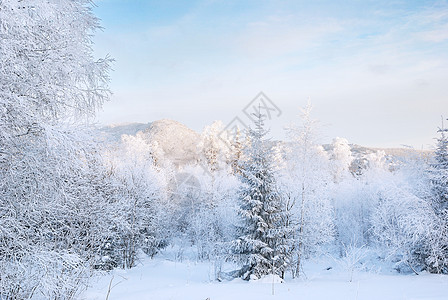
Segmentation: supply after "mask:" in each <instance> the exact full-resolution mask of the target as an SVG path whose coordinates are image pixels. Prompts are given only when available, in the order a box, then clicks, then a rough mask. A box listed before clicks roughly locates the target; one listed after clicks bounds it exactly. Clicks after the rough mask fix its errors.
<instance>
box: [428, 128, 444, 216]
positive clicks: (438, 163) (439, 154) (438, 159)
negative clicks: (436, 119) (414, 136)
mask: <svg viewBox="0 0 448 300" xmlns="http://www.w3.org/2000/svg"><path fill="white" fill-rule="evenodd" d="M438 132H439V133H440V137H439V138H438V139H437V148H436V151H435V152H434V162H433V163H432V164H431V167H430V177H431V183H432V189H433V192H434V196H435V200H436V206H437V210H439V211H442V210H445V209H448V135H447V133H448V129H446V128H444V127H443V123H442V127H441V128H439V130H438Z"/></svg>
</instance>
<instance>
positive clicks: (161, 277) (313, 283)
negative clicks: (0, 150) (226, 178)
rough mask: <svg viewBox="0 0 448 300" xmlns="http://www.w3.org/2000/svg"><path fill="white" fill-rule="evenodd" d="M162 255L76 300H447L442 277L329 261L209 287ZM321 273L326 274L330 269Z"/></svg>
mask: <svg viewBox="0 0 448 300" xmlns="http://www.w3.org/2000/svg"><path fill="white" fill-rule="evenodd" d="M172 257H173V256H172V255H168V254H167V253H165V254H162V255H158V256H157V257H156V258H154V259H149V258H148V259H144V260H143V261H142V262H141V264H140V265H139V266H137V267H135V268H133V269H131V270H115V271H113V272H111V273H110V274H108V275H106V276H102V277H99V278H96V279H93V280H92V286H91V287H90V288H89V289H88V290H87V291H86V292H84V293H83V294H82V295H81V299H101V300H103V299H107V294H108V290H109V286H111V289H110V294H109V298H108V299H110V300H114V299H129V300H134V299H141V300H143V299H156V300H162V299H182V300H184V299H185V300H188V299H192V300H193V299H194V300H206V299H209V300H219V299H223V300H224V299H226V300H227V299H232V300H236V299H244V300H250V299H256V300H262V299H313V300H315V299H344V300H345V299H375V300H378V299H382V300H385V299H391V300H392V299H393V300H395V299H425V300H429V299H431V300H436V299H437V300H442V299H445V300H446V299H448V276H446V275H434V274H428V273H422V274H420V275H418V276H417V275H411V274H399V273H397V272H395V271H393V270H392V269H390V268H387V269H386V270H381V269H380V267H379V265H378V266H377V269H376V270H375V271H372V270H371V271H357V272H355V273H354V274H353V281H352V282H350V277H351V274H350V272H348V271H346V270H344V267H343V266H342V265H341V264H339V263H338V262H337V261H334V260H332V259H323V260H322V259H321V260H320V261H319V262H316V261H308V262H307V263H306V264H305V273H306V276H302V277H301V278H298V279H286V281H285V282H283V283H279V282H277V280H276V283H275V284H274V295H272V276H267V277H265V278H263V279H261V280H257V281H250V282H247V281H243V280H241V279H234V280H232V281H223V282H217V281H214V280H213V278H214V275H213V274H214V268H213V265H212V264H211V263H207V262H199V263H198V262H194V261H187V260H184V261H183V262H179V261H174V260H172ZM330 267H331V269H329V270H327V269H328V268H330Z"/></svg>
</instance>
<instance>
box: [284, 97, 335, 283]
mask: <svg viewBox="0 0 448 300" xmlns="http://www.w3.org/2000/svg"><path fill="white" fill-rule="evenodd" d="M311 110H312V107H311V105H310V104H308V106H307V107H305V108H304V109H302V120H303V125H302V126H301V127H296V126H292V127H290V128H289V129H288V133H289V136H290V139H291V141H290V143H289V146H288V147H287V149H286V150H287V151H286V154H285V155H284V156H285V160H286V162H285V165H286V168H285V169H284V172H282V177H281V182H282V193H283V194H284V195H285V197H286V198H287V205H286V207H287V211H288V227H289V228H290V230H292V235H291V239H290V241H291V246H290V250H291V254H292V255H293V256H294V259H293V262H294V267H293V269H292V271H293V276H298V275H299V274H300V272H301V266H302V261H303V258H304V257H306V256H308V255H309V254H311V253H313V252H314V251H315V250H316V249H317V247H318V246H319V245H322V244H324V243H326V242H329V241H331V240H332V239H333V234H334V226H333V221H332V217H333V211H332V207H331V204H330V194H329V190H330V186H331V184H332V182H331V177H330V176H331V175H330V170H329V163H328V159H327V157H326V154H325V152H324V151H323V149H322V147H321V146H319V145H318V144H317V143H316V133H315V131H316V122H315V121H314V120H312V119H311V116H310V114H311Z"/></svg>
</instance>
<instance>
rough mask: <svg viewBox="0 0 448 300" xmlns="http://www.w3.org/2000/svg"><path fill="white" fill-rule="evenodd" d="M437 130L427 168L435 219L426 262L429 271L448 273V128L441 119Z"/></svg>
mask: <svg viewBox="0 0 448 300" xmlns="http://www.w3.org/2000/svg"><path fill="white" fill-rule="evenodd" d="M442 120H443V119H442ZM438 132H439V133H440V137H439V138H438V139H437V147H436V150H435V152H434V158H433V161H432V163H431V164H430V166H429V170H428V174H429V179H430V182H431V190H432V197H431V198H432V199H431V200H432V201H431V205H432V207H433V209H434V212H435V214H436V216H437V220H436V221H435V228H434V230H433V231H432V235H431V238H430V240H429V244H428V252H429V253H428V257H427V259H426V262H427V264H428V268H429V270H430V271H432V272H435V273H448V135H447V133H448V129H447V128H444V127H443V121H442V126H441V127H440V128H439V130H438Z"/></svg>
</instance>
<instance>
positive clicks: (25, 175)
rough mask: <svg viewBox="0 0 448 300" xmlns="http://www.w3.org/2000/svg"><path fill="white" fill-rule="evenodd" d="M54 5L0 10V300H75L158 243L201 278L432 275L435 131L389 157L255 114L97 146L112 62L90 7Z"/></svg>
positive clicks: (104, 139) (445, 172)
mask: <svg viewBox="0 0 448 300" xmlns="http://www.w3.org/2000/svg"><path fill="white" fill-rule="evenodd" d="M56 2H57V4H55V3H56ZM56 2H54V1H43V0H39V1H20V0H15V1H0V37H1V39H0V299H76V298H77V297H78V296H79V295H80V293H81V292H82V291H83V290H84V289H86V287H87V286H88V285H89V280H90V278H91V277H92V276H94V275H96V274H103V273H107V272H110V271H111V270H114V269H117V268H121V269H130V268H133V267H135V266H136V265H137V264H138V261H139V259H140V258H141V257H142V255H145V256H148V257H155V256H157V254H158V253H160V252H161V251H163V250H164V249H166V248H167V247H173V246H175V247H176V249H177V250H176V259H178V260H179V261H182V260H183V259H186V258H187V257H188V255H190V254H187V252H188V253H191V251H192V253H193V256H191V255H190V256H189V257H188V258H189V259H194V260H197V261H206V262H210V263H211V265H213V272H214V280H216V281H226V280H232V279H233V278H242V279H243V280H257V279H260V278H263V276H265V275H277V276H278V277H279V278H281V279H287V278H289V279H293V278H299V277H300V276H302V274H303V272H304V269H303V264H304V261H306V260H308V259H310V258H314V259H319V257H321V256H322V255H327V256H328V255H330V256H332V257H335V258H337V259H340V260H341V261H344V262H345V263H346V265H347V268H348V269H353V268H354V267H355V265H356V264H357V263H358V262H359V261H360V260H361V259H362V257H363V256H364V255H366V253H367V252H369V253H375V255H374V256H375V257H377V260H381V261H388V262H390V264H391V265H392V266H393V268H394V269H395V270H397V272H399V273H404V274H419V273H421V272H423V271H426V272H430V273H437V274H446V273H448V129H446V128H444V127H443V123H442V125H441V126H440V128H439V129H438V130H435V131H434V137H435V138H436V143H435V145H434V150H431V151H418V150H413V149H402V150H401V151H397V152H396V153H394V152H390V151H389V152H388V151H385V150H381V149H368V148H366V149H364V150H363V151H358V150H359V149H358V150H357V148H356V147H354V146H353V145H351V144H349V142H348V141H347V140H346V139H344V138H334V139H333V142H332V143H331V144H327V145H321V144H320V143H319V140H320V136H319V132H320V131H319V123H318V122H317V121H316V120H314V119H313V117H312V107H311V105H310V104H308V105H305V106H304V107H303V109H302V110H301V111H300V112H298V113H300V114H301V118H300V119H298V120H297V122H296V125H293V126H290V127H288V128H287V129H286V130H287V134H288V137H289V138H288V140H285V141H275V140H272V139H270V138H269V130H268V128H267V126H266V125H265V124H264V121H265V119H266V116H265V115H264V114H263V112H262V111H258V113H256V114H255V115H254V117H255V122H254V123H253V124H250V128H248V129H247V130H243V129H242V130H241V131H238V132H237V134H235V135H232V134H230V133H229V132H227V131H226V130H225V126H224V125H223V123H222V122H219V121H217V122H215V123H213V124H211V125H209V126H206V127H205V128H204V130H203V132H201V133H192V132H191V131H190V130H189V129H186V128H184V126H183V125H181V124H179V123H177V122H175V121H169V120H162V121H154V122H153V123H151V124H149V125H148V126H147V127H146V128H144V129H142V130H139V131H138V132H137V133H136V134H122V135H120V136H119V138H118V139H111V138H110V136H108V134H107V133H105V131H104V129H103V128H99V127H98V126H95V124H94V118H95V114H96V113H97V111H98V109H100V108H101V106H102V105H103V103H104V102H105V101H107V100H108V99H109V96H110V94H111V92H110V90H109V73H110V72H111V64H112V63H113V59H112V58H110V57H104V58H101V59H95V58H94V57H93V50H92V35H93V33H94V32H95V31H96V30H98V29H99V28H100V27H99V20H98V19H97V18H96V17H95V16H94V15H93V13H92V10H91V4H90V1H87V0H73V1H69V0H61V1H56ZM440 113H441V114H442V113H443V112H440ZM438 122H439V121H438V120H434V124H435V126H434V128H437V124H438ZM167 127H172V128H174V130H171V131H168V130H165V129H166V128H167ZM189 135H194V136H195V139H191V137H190V136H189ZM191 141H195V143H192V142H191ZM227 263H232V264H233V265H234V266H235V268H234V270H232V271H227V270H224V269H223V265H224V264H227Z"/></svg>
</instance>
